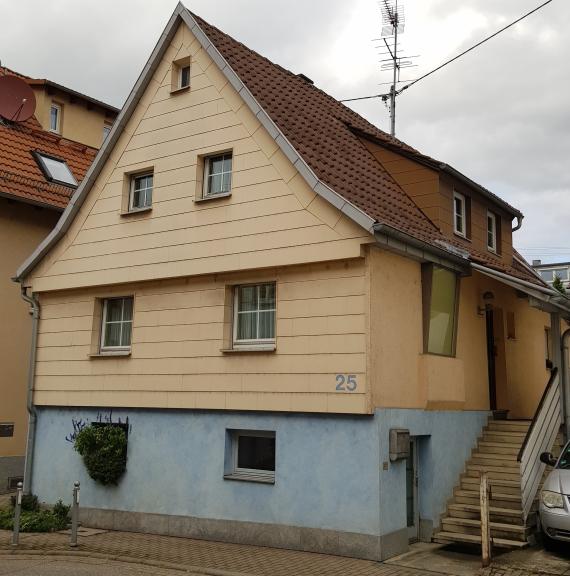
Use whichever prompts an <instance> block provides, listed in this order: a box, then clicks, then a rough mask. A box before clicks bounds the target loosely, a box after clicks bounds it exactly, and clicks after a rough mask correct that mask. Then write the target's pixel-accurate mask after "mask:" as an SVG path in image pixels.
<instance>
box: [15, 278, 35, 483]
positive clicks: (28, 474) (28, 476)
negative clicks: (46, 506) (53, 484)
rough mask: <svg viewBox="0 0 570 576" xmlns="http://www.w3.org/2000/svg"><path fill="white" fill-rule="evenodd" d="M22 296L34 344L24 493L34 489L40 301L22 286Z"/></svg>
mask: <svg viewBox="0 0 570 576" xmlns="http://www.w3.org/2000/svg"><path fill="white" fill-rule="evenodd" d="M20 290H21V295H22V298H23V299H24V300H25V301H26V302H27V303H28V304H29V305H30V306H31V311H30V313H31V315H32V344H31V348H30V363H29V368H28V414H29V422H28V440H27V444H26V464H25V468H24V494H30V492H31V490H32V465H33V462H34V445H35V443H36V421H37V411H36V407H35V406H34V380H35V375H36V349H37V342H38V327H39V319H40V303H39V301H38V300H37V297H36V296H35V295H33V294H32V296H31V297H30V296H28V294H27V291H26V288H25V287H24V286H21V287H20Z"/></svg>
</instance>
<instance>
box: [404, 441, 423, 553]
mask: <svg viewBox="0 0 570 576" xmlns="http://www.w3.org/2000/svg"><path fill="white" fill-rule="evenodd" d="M418 461H419V459H418V443H417V439H416V438H411V439H410V455H409V456H408V458H407V460H406V514H407V520H408V539H409V541H410V542H416V541H417V540H418V539H419V531H420V508H419V505H418V481H419V470H418V468H419V466H418Z"/></svg>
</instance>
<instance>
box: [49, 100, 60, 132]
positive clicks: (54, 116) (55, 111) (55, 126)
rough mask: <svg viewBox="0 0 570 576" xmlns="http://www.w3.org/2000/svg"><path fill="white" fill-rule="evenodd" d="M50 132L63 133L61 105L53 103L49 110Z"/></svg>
mask: <svg viewBox="0 0 570 576" xmlns="http://www.w3.org/2000/svg"><path fill="white" fill-rule="evenodd" d="M49 130H50V132H57V133H58V134H59V133H60V132H61V104H56V103H55V102H52V103H51V106H50V109H49Z"/></svg>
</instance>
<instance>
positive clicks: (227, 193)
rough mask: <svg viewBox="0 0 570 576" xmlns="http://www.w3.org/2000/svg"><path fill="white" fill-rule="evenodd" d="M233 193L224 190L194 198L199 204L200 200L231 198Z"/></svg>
mask: <svg viewBox="0 0 570 576" xmlns="http://www.w3.org/2000/svg"><path fill="white" fill-rule="evenodd" d="M231 195H232V193H231V192H224V193H223V194H212V195H211V196H204V197H203V198H194V202H195V203H197V204H199V203H200V202H210V201H211V200H220V199H221V198H229V197H230V196H231Z"/></svg>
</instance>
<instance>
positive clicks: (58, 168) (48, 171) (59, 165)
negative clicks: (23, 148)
mask: <svg viewBox="0 0 570 576" xmlns="http://www.w3.org/2000/svg"><path fill="white" fill-rule="evenodd" d="M33 154H34V157H35V158H36V161H37V163H38V166H39V167H40V169H41V171H42V172H43V173H44V176H45V177H46V178H47V179H48V180H49V181H50V182H53V183H54V184H62V185H63V186H68V187H69V188H77V180H76V179H75V176H74V175H73V173H72V172H71V170H70V169H69V166H68V165H67V163H66V162H65V160H61V159H60V158H56V157H54V156H49V155H48V154H44V153H42V152H34V153H33Z"/></svg>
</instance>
